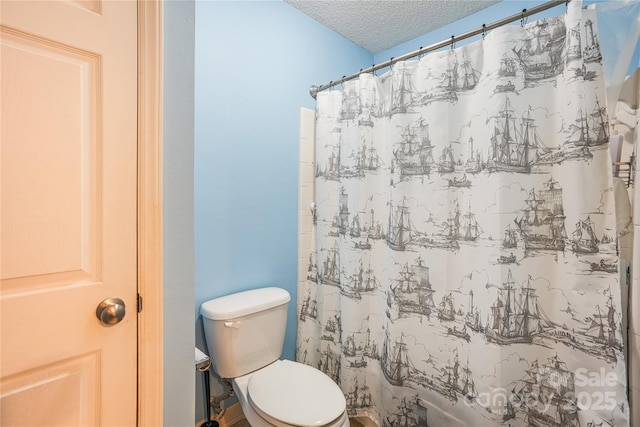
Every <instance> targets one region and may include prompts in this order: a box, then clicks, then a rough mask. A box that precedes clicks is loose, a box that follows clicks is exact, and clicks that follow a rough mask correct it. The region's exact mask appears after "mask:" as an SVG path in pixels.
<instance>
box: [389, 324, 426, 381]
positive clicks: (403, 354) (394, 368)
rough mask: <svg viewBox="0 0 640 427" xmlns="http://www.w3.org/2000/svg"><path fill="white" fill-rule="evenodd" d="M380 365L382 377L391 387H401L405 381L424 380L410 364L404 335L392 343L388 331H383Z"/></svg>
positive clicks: (422, 375) (423, 374)
mask: <svg viewBox="0 0 640 427" xmlns="http://www.w3.org/2000/svg"><path fill="white" fill-rule="evenodd" d="M380 365H381V367H382V373H383V374H384V377H385V378H386V380H387V381H388V382H389V384H391V385H395V386H402V385H403V384H404V383H405V382H406V381H413V382H417V381H420V380H423V379H424V378H426V376H425V373H424V372H422V371H420V370H418V369H417V368H416V367H415V366H413V363H411V360H410V359H409V353H408V350H407V344H406V343H405V342H404V334H402V335H401V336H400V338H398V339H397V340H396V341H395V342H394V343H392V342H391V339H390V338H389V331H388V330H385V339H384V344H383V346H382V354H381V355H380Z"/></svg>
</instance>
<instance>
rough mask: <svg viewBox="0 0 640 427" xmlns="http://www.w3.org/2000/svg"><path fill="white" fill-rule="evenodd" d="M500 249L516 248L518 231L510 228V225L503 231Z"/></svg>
mask: <svg viewBox="0 0 640 427" xmlns="http://www.w3.org/2000/svg"><path fill="white" fill-rule="evenodd" d="M502 247H503V248H507V249H509V248H516V247H518V230H516V229H515V228H512V227H511V224H509V225H507V229H506V230H504V239H503V240H502Z"/></svg>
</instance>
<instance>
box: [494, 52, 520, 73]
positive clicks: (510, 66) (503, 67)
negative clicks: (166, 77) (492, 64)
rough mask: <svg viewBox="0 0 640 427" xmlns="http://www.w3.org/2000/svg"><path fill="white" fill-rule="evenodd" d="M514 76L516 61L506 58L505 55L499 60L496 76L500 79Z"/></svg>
mask: <svg viewBox="0 0 640 427" xmlns="http://www.w3.org/2000/svg"><path fill="white" fill-rule="evenodd" d="M515 75H516V60H515V59H513V58H510V57H508V56H507V54H506V53H505V54H503V55H502V59H501V60H500V68H499V69H498V76H500V77H514V76H515Z"/></svg>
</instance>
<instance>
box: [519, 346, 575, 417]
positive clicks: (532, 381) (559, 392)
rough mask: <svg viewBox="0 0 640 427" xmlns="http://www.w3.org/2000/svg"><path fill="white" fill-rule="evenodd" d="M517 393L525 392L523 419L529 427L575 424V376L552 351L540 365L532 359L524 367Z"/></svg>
mask: <svg viewBox="0 0 640 427" xmlns="http://www.w3.org/2000/svg"><path fill="white" fill-rule="evenodd" d="M526 373H527V376H526V378H525V379H523V380H522V384H521V386H520V388H521V390H520V393H524V394H526V396H525V397H523V398H524V399H526V405H524V407H525V408H526V415H525V421H526V422H527V423H528V425H529V426H531V427H578V426H580V420H579V418H578V406H577V402H576V400H575V399H576V392H575V377H574V373H573V371H571V370H570V369H568V368H567V365H566V363H565V362H563V361H561V360H560V358H559V357H558V356H557V355H556V356H553V357H550V358H549V359H548V362H547V363H545V364H543V365H542V366H539V365H538V361H537V360H536V361H534V362H533V363H532V364H531V366H530V367H529V369H527V370H526Z"/></svg>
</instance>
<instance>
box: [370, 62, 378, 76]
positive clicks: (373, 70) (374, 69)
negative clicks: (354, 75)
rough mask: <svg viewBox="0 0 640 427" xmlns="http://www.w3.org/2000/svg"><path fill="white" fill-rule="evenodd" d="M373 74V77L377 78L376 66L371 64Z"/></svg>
mask: <svg viewBox="0 0 640 427" xmlns="http://www.w3.org/2000/svg"><path fill="white" fill-rule="evenodd" d="M371 74H373V77H377V76H376V64H371Z"/></svg>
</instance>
